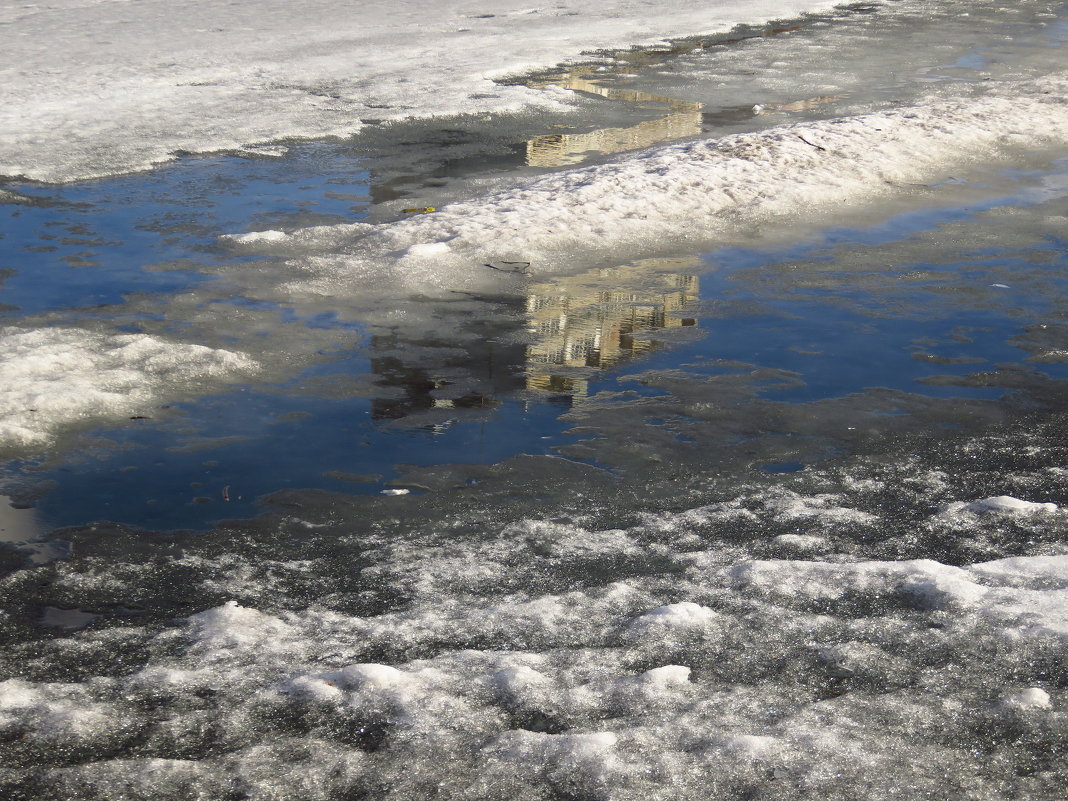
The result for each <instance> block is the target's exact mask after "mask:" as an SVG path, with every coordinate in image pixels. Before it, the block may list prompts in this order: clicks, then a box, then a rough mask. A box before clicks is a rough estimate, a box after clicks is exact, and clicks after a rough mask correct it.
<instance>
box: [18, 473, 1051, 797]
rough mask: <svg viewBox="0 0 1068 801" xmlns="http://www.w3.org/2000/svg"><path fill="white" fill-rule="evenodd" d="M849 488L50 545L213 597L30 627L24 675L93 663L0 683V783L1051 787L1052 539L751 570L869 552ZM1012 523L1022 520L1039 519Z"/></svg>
mask: <svg viewBox="0 0 1068 801" xmlns="http://www.w3.org/2000/svg"><path fill="white" fill-rule="evenodd" d="M863 484H864V482H853V483H852V484H850V486H853V487H854V490H844V489H843V491H842V492H841V493H833V492H828V491H826V490H827V489H831V487H829V486H827V482H826V481H823V480H819V481H817V485H822V486H823V487H824V489H823V490H822V491H821V492H819V493H818V494H806V493H804V492H802V491H800V490H801V486H800V484H798V485H797V491H790V490H788V489H786V488H783V487H764V488H758V487H752V486H749V487H747V488H746V494H744V495H740V496H738V497H736V498H734V499H733V500H725V501H721V502H720V503H718V504H708V505H706V506H700V507H695V508H693V509H688V510H687V509H684V510H681V511H678V512H673V513H661V514H659V515H655V516H654V515H644V516H639V519H638V522H636V523H634V524H633V525H632V526H630V527H624V528H605V529H603V530H602V529H597V528H595V527H589V526H583V525H580V524H578V523H576V522H569V521H566V520H563V519H559V518H557V519H553V520H545V519H522V520H520V521H519V522H509V523H506V524H505V523H498V524H493V523H486V524H481V523H480V524H478V525H476V526H471V525H468V521H466V520H465V519H463V518H464V515H470V509H469V507H467V506H465V507H464V508H465V509H466V510H467V511H466V512H465V513H463V514H461V515H460V516H459V517H457V518H453V517H452V516H448V515H447V516H445V517H443V518H441V519H436V520H434V521H430V522H428V523H427V524H426V525H425V527H423V526H420V528H421V530H419V531H408V532H407V533H406V534H403V535H398V533H397V532H398V530H397V529H394V530H392V531H386V530H384V529H382V528H381V524H382V521H380V520H379V521H377V522H374V523H370V524H365V521H361V523H360V524H356V525H354V524H353V523H352V521H347V522H342V523H340V524H339V523H337V522H336V520H335V521H334V522H332V523H330V524H328V530H327V531H326V532H325V533H324V534H323V535H322V540H321V541H317V540H316V539H315V535H312V534H311V533H310V531H311V529H309V528H308V527H307V526H306V525H305V524H304V521H302V520H293V521H292V525H293V528H292V532H293V534H294V535H295V539H296V540H299V543H300V544H299V549H300V553H301V555H302V557H303V558H302V559H301V560H300V561H275V560H269V559H268V560H264V559H262V558H261V555H260V554H259V552H258V551H257V553H256V555H254V556H252V557H243V556H241V555H239V554H237V553H227V554H223V555H219V554H218V551H217V549H218V543H219V542H220V541H222V540H220V539H217V538H215V537H212V538H208V539H210V540H211V542H212V544H211V545H210V546H208V547H207V548H206V549H205V555H204V556H195V557H194V556H189V555H186V556H181V557H180V558H179V557H176V559H175V561H174V562H173V564H172V565H171V566H170V567H167V566H166V565H167V560H166V559H161V560H157V561H155V562H154V563H149V562H143V563H139V564H136V565H135V564H128V565H118V566H116V565H115V564H114V563H113V562H111V561H104V560H89V561H88V562H86V563H85V564H84V565H82V566H81V567H76V566H74V565H73V564H71V563H62V564H60V565H57V572H56V573H55V574H54V576H53V586H54V587H55V589H56V591H58V592H61V593H62V592H64V591H65V590H66V591H72V592H73V591H76V592H77V593H78V597H79V598H86V597H96V595H97V594H98V593H100V594H101V597H102V598H103V597H120V598H121V597H124V596H126V595H127V594H129V593H130V592H131V590H133V589H135V588H137V587H139V586H141V585H143V584H151V583H153V582H160V581H164V582H167V583H168V584H179V583H180V584H181V585H182V586H183V587H188V588H191V589H194V590H195V588H196V587H197V586H201V587H202V588H203V589H204V591H205V593H206V595H205V596H204V597H210V598H216V599H218V598H219V597H220V596H223V597H225V596H226V595H230V596H231V597H234V596H237V597H240V598H241V600H240V601H235V600H231V601H228V602H225V603H221V604H219V603H218V601H216V602H215V604H214V605H211V606H209V608H206V609H205V610H204V611H202V612H198V613H196V614H192V615H189V616H187V617H184V618H181V619H179V620H178V621H176V622H172V623H171V624H170V625H167V624H166V623H164V624H163V625H161V626H145V627H143V628H139V627H137V626H136V625H131V624H130V623H129V622H127V621H116V623H115V624H114V625H113V626H112V627H111V628H101V629H98V630H85V631H82V632H77V633H74V634H71V635H70V636H69V637H67V638H66V639H62V640H56V641H52V642H50V643H48V644H46V645H42V646H41V648H42V649H44V650H43V652H42V654H41V655H40V657H39V660H40V662H39V663H38V662H35V663H34V664H35V665H36V667H35V668H34V669H35V670H38V671H44V670H45V667H44V665H46V664H53V663H54V664H56V665H60V666H65V665H68V664H70V662H71V661H72V660H81V663H82V664H96V665H99V666H100V668H99V675H91V674H92V671H90V670H86V671H85V672H84V675H85V676H87V678H85V679H83V680H76V681H55V682H49V681H45V680H43V679H39V680H29V679H25V678H20V679H14V680H10V681H7V682H4V683H0V735H2V738H0V757H4V758H5V759H6V760H7V761H8V762H12V763H15V759H16V758H17V759H18V760H19V761H18V762H17V763H16V764H20V765H28V766H32V767H29V768H27V769H26V771H25V773H24V774H20V773H18V771H17V770H16V771H15V772H14V773H9V774H0V788H2V787H3V786H4V785H3V782H4V781H7V780H9V779H10V781H11V784H10V786H11V787H14V788H22V787H24V786H31V787H33V788H34V791H35V792H38V793H39V794H40V797H58V798H64V799H68V801H77V800H79V799H86V801H88V799H92V801H126V799H141V798H146V797H152V798H157V799H163V800H164V801H166V800H167V799H178V798H188V797H226V796H228V795H234V796H237V795H240V796H242V797H248V798H262V799H282V798H301V799H336V798H344V797H360V796H361V795H368V794H369V793H371V791H372V790H373V794H374V796H375V797H376V798H381V799H383V801H400V800H401V799H405V801H410V799H429V798H437V799H450V800H452V799H456V800H460V801H475V800H476V799H477V800H478V801H498V800H499V801H505V800H506V799H507V801H537V799H545V798H554V797H572V798H576V797H577V798H590V799H613V798H641V799H648V801H704V799H707V798H709V797H710V794H714V796H715V797H716V798H723V799H728V800H729V801H740V799H745V798H753V797H759V796H760V795H764V796H765V797H768V798H776V797H782V798H784V799H792V800H793V801H804V800H805V799H815V798H840V799H843V801H861V799H863V801H873V800H876V801H888V800H889V799H892V798H898V797H901V795H902V794H906V795H908V796H910V797H925V796H931V797H936V796H937V795H938V794H939V793H940V792H942V791H943V790H944V788H945V787H946V786H947V785H952V786H967V787H969V788H971V791H970V795H969V797H970V798H974V799H976V800H977V801H995V800H996V799H1000V798H1004V797H1006V796H1008V795H1013V796H1019V797H1034V798H1055V797H1063V791H1064V790H1065V787H1066V785H1065V781H1064V776H1063V772H1058V771H1056V770H1052V769H1051V770H1048V771H1047V770H1044V769H1037V768H1035V766H1036V765H1041V764H1043V763H1042V760H1043V759H1044V758H1045V757H1044V755H1046V754H1048V753H1050V752H1051V751H1052V752H1053V753H1060V752H1061V751H1060V750H1059V749H1061V748H1062V747H1063V746H1064V745H1065V738H1066V736H1068V735H1066V732H1068V728H1066V726H1065V723H1066V722H1068V707H1066V701H1068V698H1066V697H1065V693H1064V691H1063V683H1062V676H1061V672H1059V671H1060V667H1059V665H1060V664H1061V661H1062V657H1063V652H1064V648H1065V646H1066V645H1068V603H1066V602H1065V597H1066V595H1065V591H1066V590H1068V556H1066V555H1063V554H1052V555H1051V554H1047V555H1027V556H1009V557H1006V558H1001V559H994V560H988V561H983V562H977V563H975V564H971V565H966V566H954V565H950V564H945V563H942V562H939V561H936V560H934V559H900V560H893V559H852V558H851V557H850V555H849V554H847V553H844V552H840V553H836V554H831V555H828V557H827V560H828V561H808V560H806V561H795V560H789V559H760V558H754V554H756V553H758V552H761V551H762V550H764V549H767V548H772V549H775V548H781V547H782V543H779V542H775V541H774V539H775V538H771V541H770V542H769V537H768V533H769V531H776V530H781V529H782V528H783V527H793V528H795V529H796V531H798V532H806V531H820V530H824V529H826V528H827V527H831V528H833V531H834V532H835V542H836V543H837V544H838V545H840V546H845V545H848V544H849V541H850V538H852V546H853V547H858V548H859V547H874V548H879V547H881V545H880V544H879V541H880V539H881V538H882V537H883V536H884V535H885V532H886V530H887V527H888V526H890V525H892V523H891V521H890V520H888V519H884V518H882V517H880V515H879V514H878V513H877V512H876V510H877V509H878V506H876V505H867V506H865V505H863V504H862V503H860V501H861V500H862V499H863V498H864V497H865V496H866V493H869V492H871V491H873V490H875V496H876V497H881V492H882V490H881V489H880V487H879V486H877V485H875V484H873V485H872V486H867V485H865V487H866V488H864V489H860V490H857V489H855V488H856V487H857V486H860V485H863ZM881 499H882V500H885V498H884V497H883V498H881ZM927 500H929V499H927V498H926V497H925V499H924V502H923V503H921V504H919V507H918V509H917V510H912V511H917V512H919V514H917V515H916V517H915V518H914V519H915V520H918V521H922V520H923V519H924V517H923V513H927V514H929V508H930V506H929V504H928V503H927V502H926V501H927ZM960 502H961V503H965V501H960ZM806 510H807V511H806ZM814 510H816V511H819V512H822V513H828V512H830V514H824V515H822V516H821V514H813V513H809V512H812V511H814ZM335 511H336V510H335ZM902 511H904V510H900V509H899V510H894V512H893V514H894V515H895V516H896V515H897V514H899V513H901V512H902ZM742 512H745V514H742ZM798 512H800V513H798ZM846 512H852V513H853V514H845V513H846ZM862 512H863V513H862ZM302 513H303V510H302ZM333 514H335V512H331V515H333ZM388 514H395V513H394V512H388ZM824 518H826V519H824ZM972 519H973V524H975V521H979V520H981V522H982V524H983V525H986V526H996V525H999V524H1003V525H1011V524H1012V523H1013V521H1012V520H1011V519H1009V518H1006V517H1004V516H1003V515H985V516H982V517H981V518H979V517H974V516H973V518H972ZM1028 520H1029V521H1031V522H1033V524H1034V525H1035V526H1038V527H1043V526H1044V527H1047V528H1048V529H1049V530H1048V531H1046V532H1045V533H1046V534H1047V535H1049V534H1051V533H1053V532H1055V531H1056V530H1057V528H1056V527H1057V526H1058V525H1059V520H1060V516H1059V515H1054V514H1044V515H1035V516H1033V517H1029V518H1028ZM279 525H281V526H283V527H284V526H285V525H286V522H285V521H284V520H283V521H281V522H280V523H279ZM334 526H336V527H334ZM962 531H967V529H962ZM354 532H355V533H354ZM461 532H462V533H461ZM220 533H223V532H220ZM781 536H785V535H781ZM793 536H795V537H798V538H804V537H814V535H810V534H804V533H797V534H795V535H793ZM717 537H720V538H721V539H719V540H717V539H716V538H717ZM247 538H248V532H247V531H242V532H240V535H239V537H238V539H240V540H241V541H244V540H246V539H247ZM702 538H704V539H703V540H702ZM257 539H258V540H260V542H259V546H258V547H260V546H263V545H264V544H265V543H266V542H267V541H268V540H269V539H270V537H262V538H257ZM276 539H277V540H278V541H279V542H289V541H290V535H289V534H287V533H285V532H282V533H280V534H279V535H278V536H277V538H276ZM830 542H831V541H830V540H826V539H824V540H823V544H824V545H828V546H829V545H830ZM714 543H718V544H714ZM803 544H805V545H807V542H804V543H803ZM324 546H325V547H324ZM695 546H697V549H696V550H690V548H693V547H695ZM790 547H795V546H794V545H791V546H790ZM171 569H173V570H177V571H178V572H176V573H168V572H166V571H167V570H171ZM160 570H163V571H164V572H158V571H160ZM93 571H98V572H93ZM178 576H181V579H180V581H179V580H178ZM35 581H36V579H34V578H33V577H32V576H29V577H27V578H26V579H25V580H24V581H22V582H21V583H20V581H19V579H18V578H16V577H12V578H11V579H9V580H7V581H0V593H3V592H6V593H8V595H7V596H4V597H5V598H7V599H8V602H10V599H11V598H13V597H15V596H17V595H18V594H20V593H23V592H25V591H26V590H27V588H28V587H30V586H35V585H34V584H33V582H35ZM198 581H199V582H200V584H199V585H198ZM309 592H314V593H315V596H314V600H313V602H312V603H310V604H309V603H308V600H307V599H308V597H309V596H308V593H309ZM376 597H377V598H378V600H377V601H374V600H373V599H374V598H376ZM276 601H277V602H279V604H278V605H277V606H272V604H274V603H275V602H276ZM356 607H360V608H363V609H364V611H363V613H362V614H361V613H360V612H358V611H355V608H356ZM375 607H378V608H375ZM116 653H122V654H125V655H126V656H127V659H131V660H139V661H136V662H134V661H120V662H116V659H115V654H116ZM19 654H21V652H19ZM19 654H16V655H15V658H16V660H17V659H19V658H20V657H19ZM8 658H9V657H8V656H6V655H5V654H3V653H0V666H2V665H4V664H7V663H6V662H5V660H6V659H8ZM14 664H19V663H18V662H17V661H16V662H15V663H14ZM64 669H65V668H63V667H60V668H57V670H64ZM977 748H978V749H982V752H983V753H984V754H992V755H995V756H991V757H990V759H983V760H976V758H975V753H976V749H977ZM71 754H73V755H75V756H76V757H77V758H76V759H71V758H70V755H71ZM1025 766H1029V767H1030V768H1031V769H1029V770H1022V769H1021V768H1023V767H1025ZM295 774H299V775H300V776H301V777H302V780H304V781H306V782H307V786H306V787H303V786H302V787H297V786H294V784H293V782H294V779H293V776H294V775H295ZM5 776H7V777H8V778H5ZM11 776H14V777H15V778H13V779H12V778H10V777H11ZM26 777H29V778H27V781H30V782H32V784H28V785H27V784H25V783H20V782H22V780H23V778H26ZM784 788H785V789H786V790H788V791H787V792H785V793H784V794H782V795H781V796H776V795H775V793H776V792H778V791H779V790H781V789H784Z"/></svg>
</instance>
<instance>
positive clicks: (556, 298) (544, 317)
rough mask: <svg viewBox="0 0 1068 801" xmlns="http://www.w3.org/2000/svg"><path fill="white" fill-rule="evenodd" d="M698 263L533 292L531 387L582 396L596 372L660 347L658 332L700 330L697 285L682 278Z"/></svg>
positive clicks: (594, 277)
mask: <svg viewBox="0 0 1068 801" xmlns="http://www.w3.org/2000/svg"><path fill="white" fill-rule="evenodd" d="M696 263H697V260H696V259H692V258H690V259H645V260H642V261H637V262H633V263H631V264H626V265H623V266H620V267H611V268H605V269H601V270H596V271H594V272H590V273H584V274H582V275H578V276H574V277H570V278H563V279H557V280H554V281H551V282H546V283H541V284H536V285H533V286H531V287H530V289H529V294H528V296H527V315H528V318H529V320H530V325H531V330H532V332H533V333H534V335H535V337H534V342H533V343H532V344H531V345H529V346H528V347H527V353H526V377H527V378H526V387H527V388H528V389H535V390H540V391H543V392H552V393H562V394H567V395H570V396H572V397H576V396H584V395H585V394H586V393H587V386H588V380H589V378H590V377H591V375H592V374H595V372H596V371H598V370H606V369H608V368H611V367H613V366H615V365H616V364H619V363H620V362H622V361H625V360H627V359H632V358H635V357H638V356H641V355H642V354H643V353H646V352H648V351H650V350H653V349H654V348H657V347H659V346H660V345H661V344H662V343H663V338H661V339H658V338H657V337H656V335H655V332H656V331H664V330H665V329H671V328H680V327H684V326H696V325H697V319H696V318H695V317H693V316H690V315H689V314H688V313H687V310H688V309H690V308H691V307H692V306H693V305H694V301H696V300H697V297H698V289H699V285H698V278H697V276H696V275H694V274H688V273H684V272H682V271H683V270H685V269H687V268H692V267H694V266H695V265H696Z"/></svg>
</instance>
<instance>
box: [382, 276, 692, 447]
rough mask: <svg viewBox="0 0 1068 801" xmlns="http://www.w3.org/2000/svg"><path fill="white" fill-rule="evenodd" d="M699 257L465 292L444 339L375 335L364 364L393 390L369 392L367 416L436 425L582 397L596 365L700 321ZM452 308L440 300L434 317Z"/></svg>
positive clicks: (426, 426)
mask: <svg viewBox="0 0 1068 801" xmlns="http://www.w3.org/2000/svg"><path fill="white" fill-rule="evenodd" d="M697 265H698V260H697V259H694V258H687V259H645V260H641V261H636V262H632V263H629V264H624V265H620V266H616V267H609V268H602V269H598V270H592V271H589V272H586V273H582V274H579V275H575V276H568V277H562V278H559V277H558V278H550V279H544V280H541V281H539V282H537V283H531V284H529V285H528V286H527V292H526V296H525V298H524V297H520V298H512V299H508V300H507V301H505V300H502V299H501V298H495V299H492V300H491V299H487V300H485V301H484V302H479V301H477V299H470V298H467V299H465V301H464V304H463V305H462V307H461V308H459V309H457V310H456V311H454V312H452V313H454V314H455V318H454V319H455V320H456V324H455V328H454V331H455V336H454V337H453V338H451V339H450V340H444V339H443V338H442V337H441V335H440V333H439V334H438V335H436V336H433V335H431V336H419V335H417V334H412V335H409V333H408V332H401V331H394V332H392V333H391V334H389V335H383V336H378V337H375V338H374V339H373V340H372V343H371V345H372V349H373V350H374V351H375V356H374V357H373V358H372V359H371V370H372V372H373V373H374V375H375V377H376V379H377V380H376V382H375V383H376V385H377V386H378V387H381V388H388V389H389V390H390V393H389V395H388V396H386V395H385V393H383V395H382V396H380V397H378V398H375V399H374V400H373V402H372V409H371V413H372V416H373V417H374V419H375V420H378V421H380V422H383V423H384V422H390V423H392V424H394V425H398V426H402V427H404V428H409V429H410V428H416V429H423V430H427V431H432V432H433V431H442V430H444V429H446V428H448V427H449V426H451V425H452V424H453V423H456V422H458V421H460V420H463V419H476V417H477V416H478V414H479V413H480V412H483V413H484V412H485V411H486V410H492V409H494V408H496V407H497V406H499V405H500V404H501V403H502V402H503V401H505V400H507V399H509V398H518V397H526V398H530V396H531V394H535V395H542V394H548V395H549V396H553V397H554V400H555V402H560V401H566V402H568V403H570V402H572V401H573V400H574V399H577V398H581V397H584V396H585V395H586V394H587V393H588V384H589V381H590V380H591V379H592V378H593V377H594V376H596V374H597V373H599V372H600V371H603V370H606V369H609V368H611V367H613V366H615V365H617V364H619V363H620V362H623V361H626V360H628V359H631V358H635V357H640V356H641V355H642V354H644V353H647V352H649V351H651V350H653V349H656V348H657V347H660V346H661V345H662V344H663V343H664V341H665V340H666V339H667V336H669V334H668V331H669V330H670V329H678V328H682V327H691V326H696V325H697V319H696V318H695V317H694V316H693V315H692V312H691V311H690V310H691V308H692V306H693V305H694V301H696V299H697V297H698V288H699V286H698V278H697V275H696V274H695V273H696V269H695V268H696V267H697ZM687 271H689V272H687ZM476 310H477V311H476ZM449 313H450V309H449V308H448V307H447V306H442V307H439V308H438V309H436V310H435V317H437V318H439V319H440V318H441V317H442V316H444V315H446V314H449ZM439 331H440V329H439ZM657 332H661V334H662V335H661V336H659V337H658V336H657Z"/></svg>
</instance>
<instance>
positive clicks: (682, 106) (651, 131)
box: [527, 65, 752, 167]
mask: <svg viewBox="0 0 1068 801" xmlns="http://www.w3.org/2000/svg"><path fill="white" fill-rule="evenodd" d="M596 70H597V68H596V67H594V66H591V65H584V66H581V67H575V68H572V69H569V70H567V71H566V72H561V73H557V74H553V75H549V76H545V77H544V78H542V79H541V80H539V81H537V82H534V83H531V84H529V85H530V86H533V87H535V88H542V87H545V86H550V85H555V86H560V87H562V88H564V89H571V90H573V91H576V92H586V93H588V94H594V95H598V96H600V97H603V98H605V99H607V100H616V101H621V102H626V103H656V104H661V105H663V106H664V107H665V108H666V109H667V112H666V113H665V114H664V115H662V116H660V117H657V118H656V119H652V120H645V121H643V122H640V123H638V124H637V125H632V126H629V127H626V128H601V129H599V130H596V131H589V132H588V133H559V134H545V135H542V136H536V137H534V138H533V139H531V140H529V141H528V142H527V164H529V165H530V166H532V167H563V166H567V165H570V164H578V163H580V162H582V161H584V160H585V159H586V157H587V155H588V154H589V153H590V152H596V153H599V154H606V155H607V154H612V153H622V152H624V151H627V150H639V149H641V148H643V147H649V146H651V145H655V144H657V143H658V142H669V141H673V140H676V139H684V138H686V137H689V136H696V135H697V134H699V133H701V130H702V128H701V126H702V124H703V122H704V118H703V117H702V114H701V109H702V106H701V104H700V103H693V102H689V101H685V100H677V99H675V98H672V97H663V96H661V95H654V94H650V93H648V92H640V91H637V90H634V89H618V88H614V87H611V86H602V85H601V84H599V83H596V82H595V81H594V80H591V75H593V74H595V73H596ZM600 77H601V78H602V79H603V78H604V76H603V75H601V76H600ZM750 116H752V114H751V113H750Z"/></svg>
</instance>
